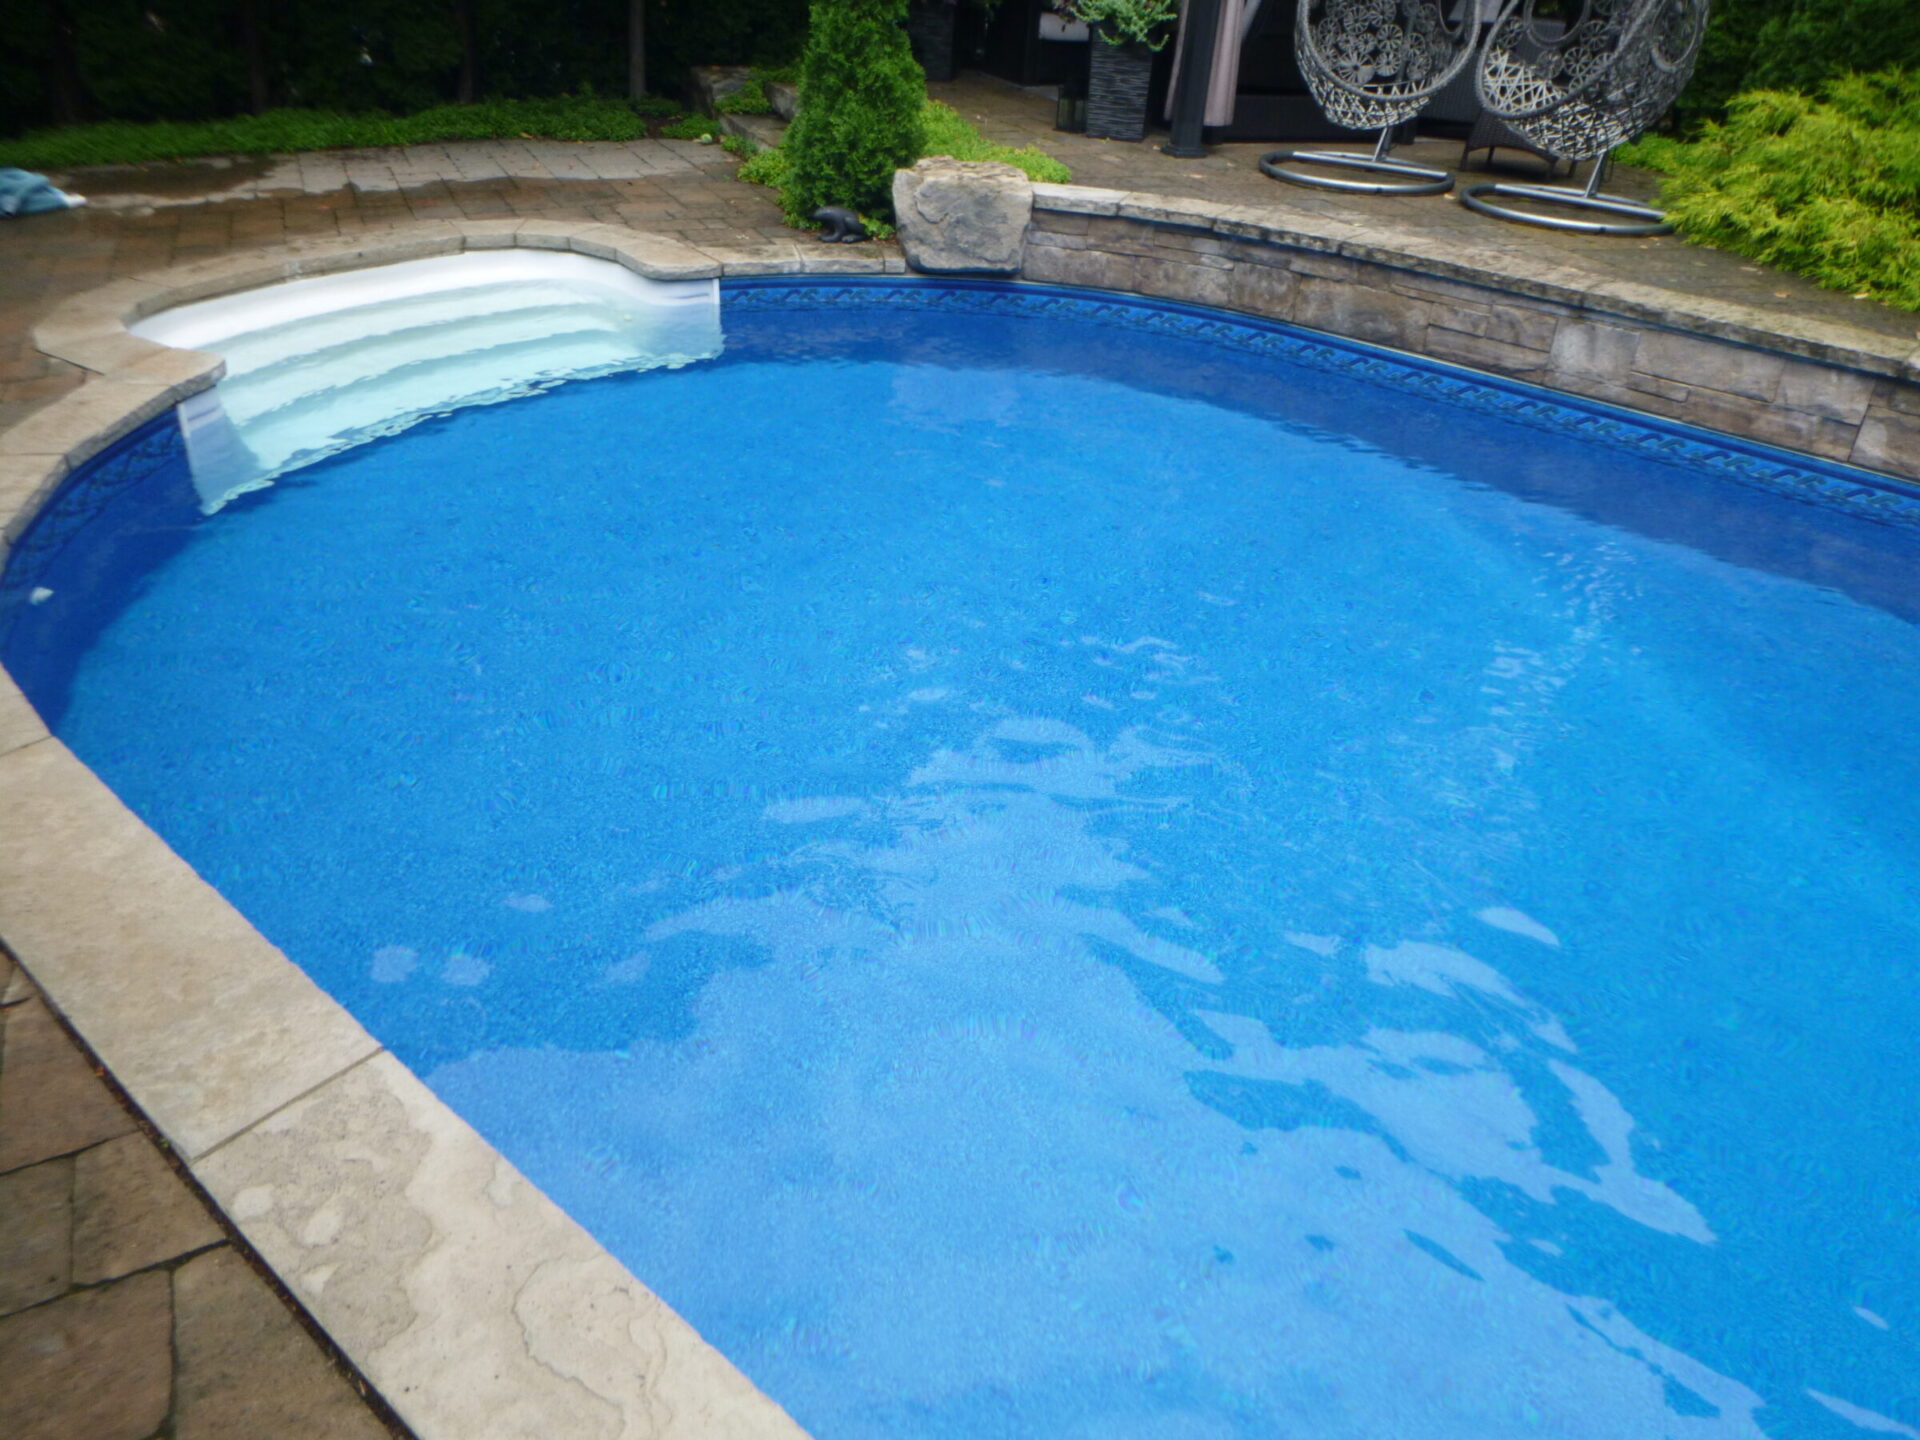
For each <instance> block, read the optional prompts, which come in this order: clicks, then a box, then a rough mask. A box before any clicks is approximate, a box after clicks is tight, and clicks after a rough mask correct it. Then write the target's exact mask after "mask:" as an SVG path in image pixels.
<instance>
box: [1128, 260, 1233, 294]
mask: <svg viewBox="0 0 1920 1440" xmlns="http://www.w3.org/2000/svg"><path fill="white" fill-rule="evenodd" d="M1193 258H1194V259H1201V258H1205V257H1200V256H1195V257H1193ZM1133 283H1134V286H1135V288H1136V289H1138V290H1139V292H1140V293H1141V294H1142V295H1157V296H1159V297H1160V298H1162V299H1164V300H1184V301H1186V302H1188V303H1189V304H1192V305H1225V304H1227V303H1229V296H1230V294H1231V290H1232V280H1231V277H1230V275H1229V272H1228V271H1226V270H1225V269H1215V268H1213V267H1210V266H1206V265H1196V264H1190V263H1186V262H1185V261H1183V260H1179V259H1175V258H1173V257H1170V256H1169V257H1162V258H1141V259H1136V260H1135V261H1134V262H1133Z"/></svg>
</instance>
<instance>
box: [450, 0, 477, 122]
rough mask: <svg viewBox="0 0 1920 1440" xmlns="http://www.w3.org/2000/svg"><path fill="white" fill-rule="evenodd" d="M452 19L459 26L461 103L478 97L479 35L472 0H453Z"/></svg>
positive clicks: (471, 101)
mask: <svg viewBox="0 0 1920 1440" xmlns="http://www.w3.org/2000/svg"><path fill="white" fill-rule="evenodd" d="M453 14H454V21H455V23H456V24H457V25H459V27H460V92H459V94H458V95H457V96H456V97H455V98H456V99H458V100H459V102H460V103H461V104H462V105H471V104H473V103H474V102H475V101H476V100H478V99H479V98H480V36H479V33H478V32H479V27H478V26H477V25H475V24H474V16H473V0H455V4H454V7H453Z"/></svg>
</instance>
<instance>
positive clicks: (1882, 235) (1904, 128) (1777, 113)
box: [1624, 70, 1920, 310]
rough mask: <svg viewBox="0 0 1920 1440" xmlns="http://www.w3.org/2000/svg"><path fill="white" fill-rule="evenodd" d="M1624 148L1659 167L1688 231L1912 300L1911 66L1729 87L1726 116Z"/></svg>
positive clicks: (1915, 125)
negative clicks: (1818, 93)
mask: <svg viewBox="0 0 1920 1440" xmlns="http://www.w3.org/2000/svg"><path fill="white" fill-rule="evenodd" d="M1624 158H1627V159H1630V160H1631V161H1633V162H1634V163H1635V164H1640V165H1647V166H1650V167H1651V168H1653V169H1655V170H1659V171H1662V172H1663V173H1664V175H1665V177H1666V178H1665V180H1664V181H1663V182H1662V185H1661V203H1662V204H1663V205H1664V206H1665V207H1666V210H1667V214H1668V215H1669V217H1671V219H1672V220H1673V223H1674V226H1675V228H1676V229H1678V230H1679V232H1680V233H1681V234H1682V235H1684V236H1686V237H1687V238H1688V239H1690V240H1697V241H1701V242H1703V243H1706V244H1710V245H1717V246H1719V247H1720V248H1722V249H1725V250H1732V251H1735V252H1737V253H1739V254H1741V255H1746V256H1750V257H1751V258H1753V259H1755V260H1759V261H1763V262H1764V263H1766V264H1769V265H1777V266H1779V267H1780V268H1781V269H1783V270H1793V271H1797V272H1798V273H1800V274H1802V275H1807V276H1810V277H1811V278H1812V279H1814V280H1816V281H1818V282H1819V283H1820V284H1822V285H1826V286H1830V287H1832V288H1834V289H1839V290H1845V291H1848V292H1849V293H1851V294H1855V295H1868V296H1872V297H1874V298H1877V299H1880V300H1884V301H1886V302H1887V303H1888V304H1891V305H1898V306H1901V307H1903V308H1905V309H1909V310H1920V70H1917V71H1912V72H1902V71H1882V72H1880V73H1879V74H1875V75H1848V76H1843V77H1841V78H1840V79H1837V80H1833V81H1830V82H1828V83H1827V85H1826V86H1825V87H1824V88H1823V91H1822V98H1820V99H1817V100H1816V99H1814V98H1812V97H1810V96H1807V95H1802V94H1799V93H1797V92H1795V91H1789V90H1756V91H1752V92H1750V93H1748V94H1745V95H1738V96H1735V97H1734V99H1733V100H1732V101H1731V103H1730V104H1729V106H1728V115H1727V120H1726V122H1725V123H1724V124H1719V123H1709V124H1708V125H1707V126H1706V127H1705V128H1704V129H1703V130H1702V131H1701V133H1700V135H1699V136H1698V138H1696V139H1694V140H1692V141H1685V142H1683V141H1677V140H1671V139H1662V138H1653V139H1647V140H1642V141H1641V142H1640V143H1639V144H1638V145H1635V146H1633V147H1631V148H1630V149H1629V150H1628V151H1627V152H1624Z"/></svg>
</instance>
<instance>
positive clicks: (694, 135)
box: [660, 115, 720, 140]
mask: <svg viewBox="0 0 1920 1440" xmlns="http://www.w3.org/2000/svg"><path fill="white" fill-rule="evenodd" d="M719 133H720V122H719V121H717V120H715V119H714V118H713V117H712V116H711V115H688V116H686V117H685V118H684V119H680V120H676V121H674V122H673V123H672V124H671V125H662V126H661V127H660V135H661V137H662V138H663V139H666V140H698V139H700V138H701V137H702V136H704V135H717V134H719Z"/></svg>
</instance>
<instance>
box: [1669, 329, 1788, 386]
mask: <svg viewBox="0 0 1920 1440" xmlns="http://www.w3.org/2000/svg"><path fill="white" fill-rule="evenodd" d="M1633 363H1634V369H1636V370H1638V371H1639V372H1640V373H1641V374H1643V375H1655V376H1658V377H1659V378H1660V379H1662V380H1677V381H1679V382H1681V383H1682V384H1684V385H1689V386H1692V387H1693V388H1695V389H1703V388H1704V389H1708V390H1718V391H1721V392H1722V393H1723V394H1727V395H1742V396H1745V397H1746V398H1747V399H1749V400H1771V399H1773V397H1774V392H1775V391H1776V390H1777V389H1778V388H1779V385H1780V372H1781V370H1782V368H1783V367H1784V363H1785V362H1784V361H1783V360H1782V359H1781V357H1780V356H1778V355H1772V354H1768V353H1767V352H1766V351H1763V350H1749V349H1747V348H1746V347H1745V346H1741V345H1733V344H1728V343H1726V342H1724V341H1720V340H1703V339H1700V338H1698V337H1697V336H1693V335H1676V334H1673V333H1672V332H1671V331H1661V330H1655V331H1651V332H1649V333H1647V334H1645V335H1642V336H1641V337H1640V348H1639V350H1638V352H1637V353H1636V354H1635V356H1634V362H1633Z"/></svg>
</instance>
